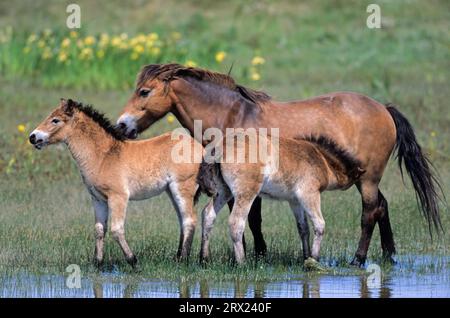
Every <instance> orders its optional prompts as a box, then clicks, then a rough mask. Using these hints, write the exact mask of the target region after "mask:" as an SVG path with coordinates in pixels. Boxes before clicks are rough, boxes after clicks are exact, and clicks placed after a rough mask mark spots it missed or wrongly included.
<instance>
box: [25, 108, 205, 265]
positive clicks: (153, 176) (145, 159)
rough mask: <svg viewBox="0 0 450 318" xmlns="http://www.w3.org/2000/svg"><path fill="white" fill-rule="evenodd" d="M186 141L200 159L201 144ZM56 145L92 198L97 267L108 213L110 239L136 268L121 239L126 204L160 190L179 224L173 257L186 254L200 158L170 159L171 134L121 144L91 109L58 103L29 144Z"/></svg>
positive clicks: (126, 245)
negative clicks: (67, 155) (62, 145)
mask: <svg viewBox="0 0 450 318" xmlns="http://www.w3.org/2000/svg"><path fill="white" fill-rule="evenodd" d="M182 138H184V137H182ZM186 138H188V140H184V143H186V144H187V143H189V144H190V145H191V146H192V147H194V149H197V151H198V153H199V154H200V157H201V155H202V151H203V149H202V146H201V145H200V144H199V143H198V142H196V141H195V140H194V139H193V138H191V137H190V136H188V135H187V136H186ZM60 142H63V143H65V144H66V145H67V147H68V149H69V151H70V152H71V154H72V156H73V158H74V159H75V161H76V163H77V166H78V168H79V170H80V173H81V176H82V178H83V182H84V184H85V186H86V188H87V190H88V191H89V193H90V195H91V198H92V204H93V206H94V211H95V239H96V244H95V261H96V262H97V264H98V265H100V264H101V263H102V261H103V242H104V237H105V234H106V231H107V221H108V215H109V214H110V215H111V232H112V236H113V238H114V239H115V240H116V241H117V242H118V243H119V245H120V247H121V249H122V251H123V253H124V255H125V257H126V260H127V261H128V262H129V263H130V264H131V265H133V266H134V264H135V263H136V257H135V255H134V253H133V252H132V251H131V249H130V247H129V246H128V243H127V241H126V240H125V216H126V209H127V205H128V201H129V200H143V199H147V198H151V197H153V196H156V195H159V194H160V193H162V192H166V193H167V194H168V195H169V198H170V199H171V201H172V203H173V205H174V207H175V210H176V212H177V214H178V219H179V222H180V230H181V232H180V243H179V247H178V253H177V257H178V258H180V259H185V258H187V257H188V256H189V252H190V249H191V243H192V237H193V235H194V230H195V225H196V220H197V217H196V213H195V211H194V208H193V202H194V198H195V193H196V190H197V188H198V186H197V176H198V171H199V167H200V164H199V163H195V162H198V161H199V160H198V159H197V160H190V161H189V160H185V162H174V160H172V149H173V148H174V147H175V145H176V144H177V143H178V140H175V139H172V137H171V134H170V133H166V134H164V135H161V136H158V137H155V138H151V139H147V140H140V141H126V140H123V136H122V135H121V134H119V133H118V132H117V131H116V130H115V129H114V128H113V126H112V125H111V124H110V123H109V121H108V120H107V119H106V118H105V117H104V116H103V115H102V114H100V113H98V112H97V111H96V110H94V109H93V108H91V107H90V106H84V105H82V104H80V103H78V102H75V101H72V100H70V99H69V100H65V99H61V103H60V105H59V106H58V107H57V108H56V109H55V110H53V111H52V112H51V113H50V115H49V116H48V117H47V118H46V119H45V120H44V121H43V122H42V123H41V124H39V126H38V127H37V128H36V129H35V130H34V131H33V132H32V133H31V134H30V143H31V144H32V145H34V147H35V148H37V149H41V148H43V147H44V146H47V145H51V144H56V143H60ZM195 147H196V148H195ZM192 159H193V158H192Z"/></svg>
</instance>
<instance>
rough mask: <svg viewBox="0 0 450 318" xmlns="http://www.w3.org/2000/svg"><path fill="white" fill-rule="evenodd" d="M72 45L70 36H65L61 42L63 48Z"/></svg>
mask: <svg viewBox="0 0 450 318" xmlns="http://www.w3.org/2000/svg"><path fill="white" fill-rule="evenodd" d="M69 45H70V39H69V38H65V39H64V40H62V42H61V47H62V48H67V47H69Z"/></svg>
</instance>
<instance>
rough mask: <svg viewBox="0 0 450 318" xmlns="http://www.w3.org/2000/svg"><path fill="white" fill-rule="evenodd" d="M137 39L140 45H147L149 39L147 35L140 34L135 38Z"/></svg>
mask: <svg viewBox="0 0 450 318" xmlns="http://www.w3.org/2000/svg"><path fill="white" fill-rule="evenodd" d="M135 39H136V41H137V42H138V43H145V41H146V40H147V37H146V36H145V34H142V33H140V34H138V35H137V36H136V37H135Z"/></svg>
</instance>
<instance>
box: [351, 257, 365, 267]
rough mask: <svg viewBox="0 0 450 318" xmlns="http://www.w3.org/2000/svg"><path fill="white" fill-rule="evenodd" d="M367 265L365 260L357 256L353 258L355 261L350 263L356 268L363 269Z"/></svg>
mask: <svg viewBox="0 0 450 318" xmlns="http://www.w3.org/2000/svg"><path fill="white" fill-rule="evenodd" d="M365 263H366V259H365V258H363V257H359V256H355V257H353V260H352V261H351V262H350V265H351V266H355V267H363V266H364V264H365Z"/></svg>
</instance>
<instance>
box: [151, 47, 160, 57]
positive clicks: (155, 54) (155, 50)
mask: <svg viewBox="0 0 450 318" xmlns="http://www.w3.org/2000/svg"><path fill="white" fill-rule="evenodd" d="M150 53H151V54H152V55H153V56H157V55H159V54H160V53H161V49H160V48H159V47H152V49H151V50H150Z"/></svg>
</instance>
